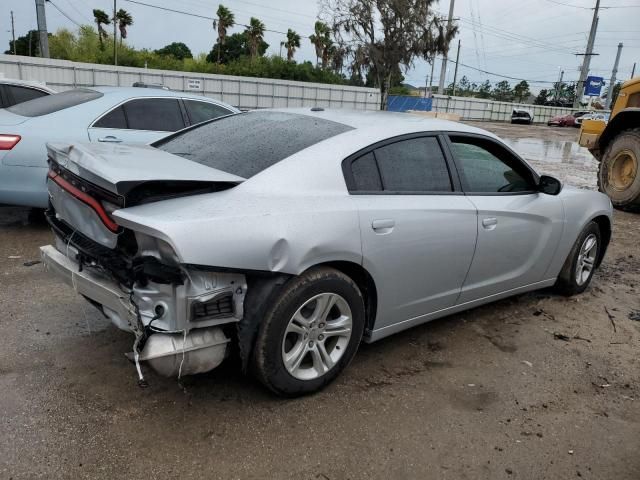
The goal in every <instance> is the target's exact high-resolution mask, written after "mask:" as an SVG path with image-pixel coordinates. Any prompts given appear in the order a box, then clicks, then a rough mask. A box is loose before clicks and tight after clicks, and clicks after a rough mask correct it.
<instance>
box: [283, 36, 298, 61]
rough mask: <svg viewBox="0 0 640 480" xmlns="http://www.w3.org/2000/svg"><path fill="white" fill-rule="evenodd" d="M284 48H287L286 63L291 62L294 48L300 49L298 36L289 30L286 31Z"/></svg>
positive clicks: (294, 51)
mask: <svg viewBox="0 0 640 480" xmlns="http://www.w3.org/2000/svg"><path fill="white" fill-rule="evenodd" d="M284 46H285V47H286V48H287V61H289V62H291V61H292V60H293V54H294V53H296V48H300V35H298V34H297V33H296V32H294V31H293V30H291V29H289V30H287V41H286V42H284Z"/></svg>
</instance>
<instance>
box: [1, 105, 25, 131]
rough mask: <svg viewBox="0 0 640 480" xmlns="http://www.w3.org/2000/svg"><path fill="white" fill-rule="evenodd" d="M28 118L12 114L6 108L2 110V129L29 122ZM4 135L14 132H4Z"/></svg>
mask: <svg viewBox="0 0 640 480" xmlns="http://www.w3.org/2000/svg"><path fill="white" fill-rule="evenodd" d="M28 119H29V118H28V117H23V116H22V115H16V114H15V113H11V112H10V111H9V110H7V109H6V108H0V128H2V127H11V126H14V125H20V124H21V123H24V122H26V121H27V120H28ZM2 133H13V132H2Z"/></svg>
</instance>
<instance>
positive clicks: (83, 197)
mask: <svg viewBox="0 0 640 480" xmlns="http://www.w3.org/2000/svg"><path fill="white" fill-rule="evenodd" d="M48 176H49V178H50V179H51V180H53V181H54V182H56V183H57V184H58V185H59V186H60V187H61V188H62V189H63V190H65V191H66V192H68V193H69V194H71V195H73V196H74V197H76V198H77V199H78V200H80V201H81V202H82V203H84V204H86V205H88V206H90V207H91V208H92V209H93V210H94V211H95V212H96V213H97V214H98V216H99V217H100V220H102V223H104V225H105V226H106V227H107V228H108V229H109V230H111V231H112V232H113V233H118V230H119V229H120V227H119V226H118V224H117V223H116V222H114V221H113V220H112V218H111V217H110V216H109V214H108V213H107V212H106V211H105V209H104V207H103V206H102V204H101V203H100V202H98V201H97V200H96V199H95V198H93V197H92V196H90V195H87V194H86V193H85V192H83V191H82V190H78V189H77V188H76V187H74V186H73V185H71V184H70V183H69V182H67V181H66V180H65V179H64V178H62V177H61V176H60V175H58V174H57V173H56V172H53V171H51V170H49V174H48Z"/></svg>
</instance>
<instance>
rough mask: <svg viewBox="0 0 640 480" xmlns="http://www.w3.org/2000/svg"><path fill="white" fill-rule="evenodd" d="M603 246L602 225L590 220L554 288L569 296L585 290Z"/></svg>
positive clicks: (570, 253)
mask: <svg viewBox="0 0 640 480" xmlns="http://www.w3.org/2000/svg"><path fill="white" fill-rule="evenodd" d="M601 246H602V242H601V235H600V227H598V224H597V223H596V222H590V223H589V224H588V225H587V226H586V227H585V228H584V230H582V233H580V235H579V236H578V239H577V240H576V243H575V244H574V246H573V248H572V249H571V252H569V256H568V257H567V259H566V260H565V262H564V265H563V266H562V270H561V271H560V275H558V280H557V281H556V284H555V285H554V289H555V290H556V291H557V292H558V293H561V294H562V295H567V296H571V295H575V294H578V293H582V292H584V290H585V289H586V288H587V287H588V286H589V283H590V282H591V278H592V277H593V274H594V272H595V269H596V264H597V263H598V258H599V255H600V249H601V248H602V247H601Z"/></svg>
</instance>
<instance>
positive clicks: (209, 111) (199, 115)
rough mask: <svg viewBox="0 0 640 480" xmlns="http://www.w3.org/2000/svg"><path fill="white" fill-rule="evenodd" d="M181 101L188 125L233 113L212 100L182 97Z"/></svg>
mask: <svg viewBox="0 0 640 480" xmlns="http://www.w3.org/2000/svg"><path fill="white" fill-rule="evenodd" d="M182 102H183V104H184V108H185V110H186V112H187V116H188V118H189V124H190V125H195V124H196V123H201V122H206V121H207V120H212V119H214V118H219V117H223V116H225V115H230V114H231V113H234V112H232V111H231V110H229V109H228V108H225V107H223V106H222V105H218V104H216V103H212V102H206V101H202V100H193V99H189V98H184V99H182Z"/></svg>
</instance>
